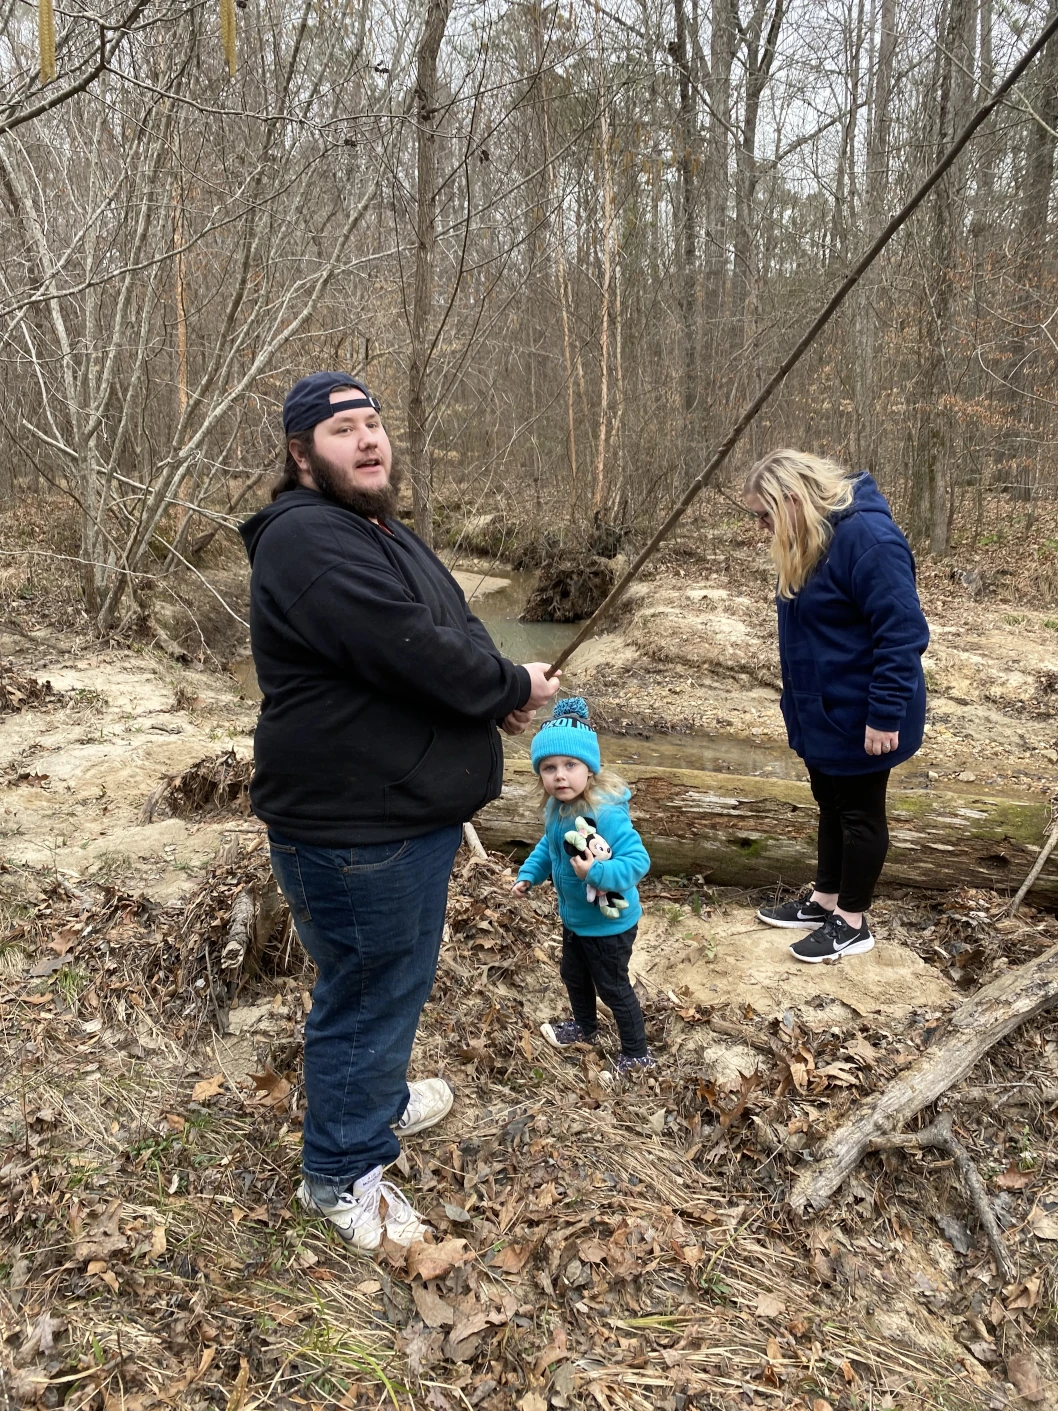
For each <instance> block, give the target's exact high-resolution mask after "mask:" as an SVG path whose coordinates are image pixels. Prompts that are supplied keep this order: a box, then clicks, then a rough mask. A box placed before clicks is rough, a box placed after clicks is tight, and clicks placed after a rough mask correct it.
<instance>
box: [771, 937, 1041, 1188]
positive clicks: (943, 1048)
mask: <svg viewBox="0 0 1058 1411" xmlns="http://www.w3.org/2000/svg"><path fill="white" fill-rule="evenodd" d="M1055 1004H1058V946H1052V947H1051V949H1050V950H1048V951H1044V953H1043V955H1041V956H1038V957H1037V958H1036V959H1035V960H1032V961H1029V962H1028V963H1027V964H1026V965H1019V966H1018V967H1017V969H1015V970H1010V971H1008V972H1007V973H1006V974H1004V975H1001V976H1000V978H999V979H998V980H993V981H992V983H991V984H990V985H985V986H984V987H983V988H982V989H980V990H978V992H977V994H975V995H974V996H973V998H972V999H969V1000H967V1001H966V1003H965V1004H964V1005H961V1006H960V1007H959V1008H958V1009H957V1010H956V1011H955V1012H954V1014H952V1016H951V1018H950V1019H949V1021H948V1025H947V1028H946V1030H945V1031H944V1033H943V1035H942V1036H941V1037H940V1038H938V1039H937V1040H935V1041H934V1043H933V1044H932V1045H931V1047H930V1048H929V1050H928V1051H927V1052H926V1053H925V1054H923V1056H922V1057H921V1058H920V1059H918V1060H917V1061H916V1062H915V1063H914V1064H913V1065H912V1066H911V1067H910V1068H908V1069H907V1071H906V1072H905V1073H902V1074H901V1075H900V1077H899V1078H897V1079H896V1080H895V1081H894V1082H892V1083H890V1084H889V1086H888V1087H887V1088H885V1089H884V1090H883V1091H882V1092H880V1093H875V1094H874V1095H873V1096H872V1097H869V1098H867V1099H866V1100H865V1101H864V1102H862V1103H860V1105H859V1106H858V1107H857V1108H856V1109H855V1111H854V1112H853V1115H852V1116H851V1118H850V1119H849V1120H848V1121H847V1122H844V1123H842V1125H841V1126H840V1127H838V1128H837V1130H836V1131H834V1132H832V1133H831V1134H830V1136H829V1137H827V1139H826V1141H825V1142H824V1143H823V1145H822V1147H821V1148H820V1150H819V1154H818V1159H817V1160H816V1162H815V1163H814V1164H813V1166H812V1168H811V1170H808V1171H806V1172H805V1173H804V1174H803V1175H802V1176H800V1177H799V1178H798V1180H797V1182H796V1184H795V1185H794V1188H793V1190H792V1191H791V1193H790V1204H791V1205H792V1206H793V1208H794V1209H795V1210H796V1211H797V1212H798V1214H803V1213H804V1212H805V1210H807V1209H809V1208H811V1209H813V1210H818V1209H819V1208H820V1207H821V1206H823V1205H825V1204H826V1203H827V1201H828V1200H829V1199H830V1197H831V1196H832V1195H833V1194H834V1192H835V1191H836V1190H837V1189H838V1187H839V1186H840V1185H841V1183H842V1181H844V1179H845V1178H846V1176H848V1175H850V1174H851V1173H852V1172H853V1171H854V1170H855V1169H856V1167H857V1166H858V1165H859V1163H860V1161H861V1160H862V1158H863V1156H864V1154H865V1153H866V1152H867V1151H868V1149H869V1148H870V1147H871V1144H872V1143H873V1142H875V1141H877V1140H879V1139H881V1138H885V1137H890V1136H892V1135H893V1134H894V1133H896V1132H899V1130H900V1128H901V1127H903V1126H904V1124H905V1123H907V1122H908V1121H910V1119H911V1118H912V1117H914V1116H915V1114H916V1113H917V1112H921V1111H922V1109H923V1108H924V1107H928V1106H929V1104H930V1103H931V1102H936V1100H937V1098H939V1097H940V1096H941V1094H942V1093H945V1092H947V1090H948V1089H949V1088H950V1087H952V1086H953V1084H955V1083H957V1082H958V1081H959V1079H960V1078H964V1077H965V1076H966V1074H967V1073H969V1071H970V1070H971V1068H973V1066H974V1064H975V1063H977V1062H978V1060H979V1059H980V1058H981V1057H982V1056H983V1055H984V1054H986V1053H987V1052H988V1050H989V1049H990V1048H991V1047H992V1046H993V1045H994V1044H997V1043H998V1042H999V1040H1000V1039H1002V1038H1005V1037H1006V1036H1007V1034H1009V1033H1011V1032H1012V1031H1013V1030H1014V1029H1016V1028H1018V1026H1019V1025H1021V1024H1024V1023H1025V1022H1026V1020H1029V1019H1033V1018H1035V1017H1036V1015H1037V1014H1041V1013H1042V1012H1043V1011H1044V1010H1046V1009H1049V1008H1050V1007H1051V1006H1052V1005H1055Z"/></svg>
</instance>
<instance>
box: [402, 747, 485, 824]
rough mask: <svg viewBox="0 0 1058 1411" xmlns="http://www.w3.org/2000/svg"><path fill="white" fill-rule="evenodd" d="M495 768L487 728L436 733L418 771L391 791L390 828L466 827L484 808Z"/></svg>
mask: <svg viewBox="0 0 1058 1411" xmlns="http://www.w3.org/2000/svg"><path fill="white" fill-rule="evenodd" d="M494 768H495V765H494V761H493V757H492V743H491V741H490V739H489V738H488V733H487V730H486V729H485V728H482V729H481V730H479V731H474V732H468V731H465V730H464V731H459V732H448V733H444V732H438V731H437V730H431V731H430V743H429V744H428V745H427V747H426V749H425V750H424V751H423V754H422V755H421V757H420V758H419V761H418V763H417V764H416V765H415V767H414V768H413V769H411V770H409V771H408V773H407V774H405V775H404V777H403V778H402V779H397V780H395V781H394V782H393V783H392V784H387V785H386V788H385V796H386V809H385V813H386V822H387V823H388V824H400V823H413V824H414V823H416V822H423V823H429V822H432V821H437V820H443V821H446V822H448V821H455V820H458V821H459V822H463V823H465V822H466V820H467V819H468V818H471V817H473V815H474V814H475V813H476V812H477V810H478V809H479V808H480V807H481V805H482V804H483V803H484V801H485V797H486V795H487V793H488V786H489V785H490V784H491V781H492V775H493V772H494Z"/></svg>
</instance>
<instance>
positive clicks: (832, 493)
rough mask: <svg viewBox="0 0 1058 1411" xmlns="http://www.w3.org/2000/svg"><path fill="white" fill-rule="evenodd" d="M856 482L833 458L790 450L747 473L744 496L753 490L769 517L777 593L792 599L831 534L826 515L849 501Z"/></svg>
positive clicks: (824, 551)
mask: <svg viewBox="0 0 1058 1411" xmlns="http://www.w3.org/2000/svg"><path fill="white" fill-rule="evenodd" d="M854 483H855V477H853V476H852V475H851V474H850V472H849V471H848V470H846V469H845V467H844V466H842V465H839V464H838V463H837V461H831V460H826V459H824V457H822V456H813V455H809V454H808V452H807V451H790V450H783V451H772V452H771V454H770V455H767V456H765V457H764V459H763V460H759V461H758V462H757V464H756V465H755V466H754V467H753V469H752V470H751V471H750V473H749V475H748V476H747V477H746V484H745V487H744V489H743V491H742V493H743V495H756V496H757V498H758V499H759V500H760V502H761V503H762V504H763V506H764V508H765V509H766V510H767V512H768V516H769V518H770V519H771V523H772V529H773V531H774V532H773V534H772V541H771V556H772V558H773V559H774V561H775V567H776V568H777V569H778V570H779V597H780V598H792V597H793V596H794V594H795V593H796V592H797V591H798V590H799V589H800V588H803V587H804V585H805V583H807V581H808V579H809V578H810V577H811V575H812V571H813V569H814V568H815V566H816V564H818V562H819V560H820V559H821V558H822V557H823V555H824V554H825V553H826V551H827V546H828V545H829V543H830V539H831V535H832V534H833V533H834V526H833V525H832V524H831V523H830V520H829V518H828V516H829V515H832V514H834V513H835V512H836V511H837V510H845V509H848V507H849V505H851V504H852V495H853V487H854ZM791 499H795V500H796V501H797V504H796V505H792V504H791V503H790V501H791ZM798 509H799V510H800V513H797V512H796V511H797V510H798Z"/></svg>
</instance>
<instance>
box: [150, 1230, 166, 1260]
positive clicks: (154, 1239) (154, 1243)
mask: <svg viewBox="0 0 1058 1411" xmlns="http://www.w3.org/2000/svg"><path fill="white" fill-rule="evenodd" d="M164 1253H165V1226H164V1225H155V1227H154V1229H153V1230H152V1231H151V1258H152V1259H161V1257H162V1255H163V1254H164Z"/></svg>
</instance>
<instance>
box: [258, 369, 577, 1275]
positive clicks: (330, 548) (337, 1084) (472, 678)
mask: <svg viewBox="0 0 1058 1411" xmlns="http://www.w3.org/2000/svg"><path fill="white" fill-rule="evenodd" d="M283 428H284V433H285V435H286V437H287V447H288V451H287V463H286V468H285V470H284V472H283V476H282V478H281V479H280V481H279V483H278V485H277V486H276V488H275V490H274V491H273V503H272V504H271V505H269V506H267V507H266V508H265V509H263V510H261V511H259V512H258V513H257V514H256V515H254V516H253V518H252V519H249V520H248V521H247V522H246V523H245V524H244V525H243V526H242V529H241V533H242V536H243V540H244V541H245V544H246V549H247V552H248V554H249V556H250V562H251V564H252V566H253V572H252V579H251V588H250V641H251V645H252V648H253V657H254V665H255V666H256V668H257V679H258V682H259V684H260V687H261V692H262V696H263V703H262V706H261V716H260V720H259V722H258V725H257V731H256V734H255V738H254V761H255V769H254V778H253V784H252V785H251V790H250V796H251V800H252V802H253V808H254V812H255V813H256V814H257V816H258V817H259V818H261V819H263V820H264V822H265V823H267V825H268V836H269V843H270V848H271V859H272V868H273V871H274V872H275V875H276V879H277V880H278V882H279V886H280V888H281V889H282V892H283V895H284V896H285V897H286V899H287V902H288V904H289V906H290V910H291V912H292V914H293V916H294V918H295V921H296V923H297V929H298V935H299V936H300V938H301V941H302V943H303V944H304V945H305V948H306V949H307V950H308V951H309V953H310V954H311V956H312V958H313V960H314V961H315V962H316V966H317V970H318V978H317V981H316V986H315V988H314V990H313V998H312V1010H311V1012H310V1014H309V1016H308V1019H307V1021H306V1024H305V1091H306V1097H307V1100H308V1111H307V1113H306V1116H305V1129H304V1150H303V1160H302V1166H303V1175H304V1179H303V1181H302V1184H301V1186H300V1188H299V1191H298V1196H299V1199H300V1200H301V1202H302V1204H303V1205H304V1206H305V1207H306V1208H307V1209H309V1210H310V1211H312V1212H314V1213H316V1214H320V1215H323V1216H325V1217H326V1218H327V1219H329V1220H330V1221H331V1222H332V1223H333V1224H334V1225H335V1227H336V1228H337V1229H338V1230H339V1232H340V1233H341V1234H342V1236H343V1237H344V1238H345V1239H347V1240H348V1241H349V1242H350V1243H352V1244H353V1245H355V1246H356V1247H358V1248H361V1249H375V1248H377V1247H378V1245H379V1243H380V1242H381V1239H382V1235H383V1232H384V1233H385V1234H386V1235H387V1236H388V1237H389V1238H390V1239H393V1240H396V1241H397V1242H398V1243H402V1244H410V1243H411V1242H412V1241H413V1240H415V1239H418V1238H420V1237H421V1235H422V1233H423V1231H424V1229H425V1226H424V1225H423V1223H422V1222H421V1221H420V1220H419V1218H418V1216H417V1215H416V1214H415V1211H414V1210H413V1209H412V1207H411V1206H410V1205H409V1204H408V1202H407V1200H406V1199H405V1198H404V1196H403V1195H402V1194H401V1192H400V1191H399V1190H398V1189H397V1187H396V1186H394V1185H392V1184H391V1183H390V1182H388V1181H383V1179H382V1171H383V1168H384V1166H386V1165H387V1164H388V1163H389V1162H391V1161H393V1160H394V1159H395V1157H396V1156H397V1155H398V1154H399V1151H400V1144H399V1141H398V1136H401V1135H409V1134H411V1133H413V1132H416V1131H421V1130H423V1128H425V1127H428V1126H431V1125H432V1124H433V1123H434V1122H437V1121H440V1119H441V1118H442V1117H443V1116H444V1115H445V1113H446V1112H447V1111H448V1110H449V1108H450V1107H451V1105H452V1093H451V1090H450V1089H449V1087H448V1085H447V1084H446V1083H444V1082H443V1080H441V1079H440V1078H433V1079H427V1080H425V1081H424V1082H421V1083H415V1084H412V1086H411V1088H410V1089H409V1086H408V1083H407V1081H406V1074H407V1067H408V1059H409V1057H410V1054H411V1046H412V1042H413V1040H414V1037H415V1031H416V1028H417V1027H418V1022H419V1015H420V1012H421V1010H422V1006H423V1004H424V1003H425V1001H426V998H427V996H428V995H429V993H430V989H431V988H432V986H433V980H434V974H435V971H436V968H437V957H438V952H439V949H440V943H441V933H442V930H443V926H444V912H445V902H446V899H447V893H448V879H449V876H450V874H451V870H452V863H453V861H454V858H455V853H456V848H457V847H458V845H459V839H460V836H461V825H462V823H463V822H464V821H466V820H467V819H469V818H470V817H471V816H472V814H474V813H475V812H476V811H477V810H478V809H479V808H481V807H482V806H483V805H484V804H486V803H488V802H489V800H490V799H494V798H496V797H497V795H498V794H499V792H500V788H501V785H502V782H503V751H502V748H501V744H500V737H499V734H498V731H497V725H502V726H503V728H504V729H505V730H507V731H508V732H510V733H518V732H519V731H521V730H524V729H525V728H526V726H527V724H528V723H529V720H530V719H531V718H532V714H533V712H534V711H535V710H536V708H537V707H539V706H541V705H543V704H544V703H545V702H546V701H547V700H549V699H550V698H551V697H552V696H553V695H554V694H555V692H556V691H557V689H558V681H557V680H556V679H548V678H547V677H546V675H545V671H546V666H545V664H543V663H540V662H535V663H532V664H531V665H529V666H515V665H514V664H513V663H512V662H509V661H507V660H506V659H505V658H504V657H502V656H500V654H499V652H498V651H497V650H496V648H495V646H494V645H493V642H492V640H491V638H490V637H489V635H488V633H487V632H486V630H485V628H484V627H483V626H482V624H481V623H480V622H479V621H478V620H477V618H476V617H475V616H474V615H473V613H471V611H470V610H469V608H468V607H467V604H466V599H465V598H464V596H463V593H462V591H461V589H460V588H459V585H458V584H457V583H456V581H455V579H454V578H453V577H452V575H451V574H450V573H449V572H448V570H447V569H446V568H445V567H444V565H443V564H442V563H441V562H440V560H439V559H437V558H436V556H435V555H434V554H433V553H432V552H431V551H430V550H429V549H428V548H427V547H426V545H425V544H424V543H423V542H422V541H421V540H420V539H419V538H417V537H416V535H415V534H413V533H412V532H411V531H410V530H409V529H407V528H406V527H405V526H404V525H403V524H401V522H400V521H399V519H397V517H396V515H395V508H396V497H397V486H398V476H397V474H396V473H395V471H394V466H393V456H392V450H391V448H390V443H389V439H388V437H387V435H386V432H385V429H384V427H383V425H382V420H381V416H380V408H379V404H378V401H377V399H376V398H374V397H373V396H372V395H371V393H370V392H369V391H368V390H367V388H366V387H365V386H364V385H363V384H362V383H360V382H358V381H357V380H356V379H355V378H352V377H350V376H349V375H348V374H345V373H337V372H334V373H314V374H312V375H311V376H310V377H305V378H302V380H301V381H300V382H299V383H297V384H296V386H295V387H294V388H293V389H292V390H291V392H290V393H289V395H288V396H287V399H286V401H285V403H284V406H283ZM383 1202H384V1203H385V1206H384V1209H383Z"/></svg>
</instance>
